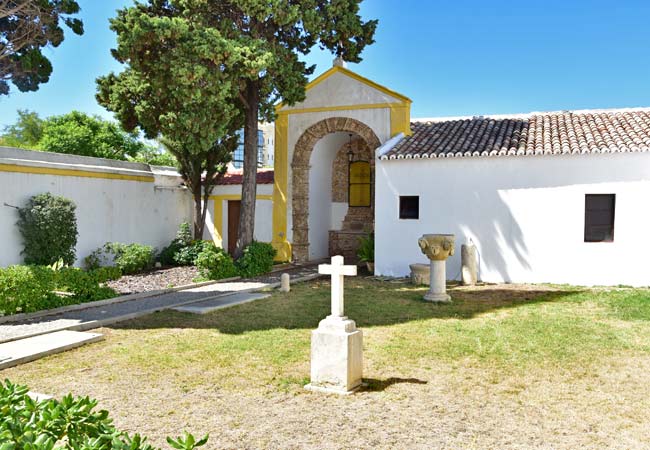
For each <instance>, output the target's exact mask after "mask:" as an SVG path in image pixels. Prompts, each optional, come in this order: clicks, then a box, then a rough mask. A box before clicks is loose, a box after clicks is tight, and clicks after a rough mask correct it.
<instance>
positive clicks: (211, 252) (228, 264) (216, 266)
mask: <svg viewBox="0 0 650 450" xmlns="http://www.w3.org/2000/svg"><path fill="white" fill-rule="evenodd" d="M196 267H198V269H199V273H200V274H201V276H202V277H204V278H208V279H210V280H221V279H223V278H230V277H236V276H237V275H238V273H237V267H235V263H234V261H233V260H232V257H231V256H230V255H229V254H228V253H226V251H225V250H224V249H222V248H218V247H217V246H215V245H214V244H213V243H211V242H210V245H206V246H205V247H204V248H203V250H202V251H201V253H199V255H198V256H197V258H196Z"/></svg>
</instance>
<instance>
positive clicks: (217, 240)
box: [210, 194, 273, 247]
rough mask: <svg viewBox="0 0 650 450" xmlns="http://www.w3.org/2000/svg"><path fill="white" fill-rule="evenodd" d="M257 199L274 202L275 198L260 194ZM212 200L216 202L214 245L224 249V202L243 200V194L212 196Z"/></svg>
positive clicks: (214, 204)
mask: <svg viewBox="0 0 650 450" xmlns="http://www.w3.org/2000/svg"><path fill="white" fill-rule="evenodd" d="M255 199H256V200H273V196H272V195H259V194H258V195H257V196H256V197H255ZM210 200H212V201H213V202H214V203H213V206H214V217H213V218H212V220H213V223H214V244H215V245H216V246H217V247H223V202H224V201H225V200H241V194H229V195H211V196H210Z"/></svg>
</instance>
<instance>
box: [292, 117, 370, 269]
mask: <svg viewBox="0 0 650 450" xmlns="http://www.w3.org/2000/svg"><path fill="white" fill-rule="evenodd" d="M337 132H345V133H354V134H356V135H357V136H359V137H360V138H361V139H363V140H364V141H365V142H366V144H368V146H369V147H370V149H371V150H372V151H373V153H374V151H375V149H377V148H378V147H379V146H380V145H381V142H380V141H379V138H378V137H377V135H376V134H375V132H374V131H372V129H371V128H370V127H368V126H367V125H365V124H364V123H363V122H359V121H358V120H355V119H351V118H347V117H330V118H329V119H324V120H321V121H320V122H317V123H315V124H314V125H312V126H310V127H309V128H307V130H305V132H304V133H303V134H302V136H300V138H299V139H298V142H297V143H296V147H295V149H294V152H293V159H292V161H291V172H292V174H293V175H292V196H291V205H292V217H293V258H294V260H296V261H307V260H309V169H310V165H309V161H310V159H311V153H312V151H313V150H314V146H315V145H316V143H317V142H318V141H319V140H321V139H322V138H323V137H325V136H327V135H328V134H330V133H337Z"/></svg>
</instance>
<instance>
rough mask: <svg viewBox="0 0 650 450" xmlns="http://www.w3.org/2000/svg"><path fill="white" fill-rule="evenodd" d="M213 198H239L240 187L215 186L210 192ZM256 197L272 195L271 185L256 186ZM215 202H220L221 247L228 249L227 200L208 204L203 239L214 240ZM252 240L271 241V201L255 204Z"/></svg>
mask: <svg viewBox="0 0 650 450" xmlns="http://www.w3.org/2000/svg"><path fill="white" fill-rule="evenodd" d="M212 195H213V196H215V197H219V196H223V195H227V196H241V185H240V184H232V185H221V186H216V187H215V188H214V190H213V192H212ZM257 195H258V196H259V195H264V196H271V195H273V185H272V184H258V185H257ZM215 201H220V202H221V210H222V217H221V220H222V224H223V225H222V226H223V230H222V231H223V233H222V234H223V235H222V247H223V248H225V249H227V248H228V200H227V199H225V200H213V201H210V202H209V203H208V213H207V216H206V228H205V231H204V233H203V237H204V239H211V240H214V237H215V229H214V219H213V218H214V204H215ZM254 239H255V240H256V241H260V242H271V240H272V239H273V201H272V200H263V199H258V200H257V202H256V203H255V232H254Z"/></svg>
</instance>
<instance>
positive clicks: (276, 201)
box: [271, 114, 291, 261]
mask: <svg viewBox="0 0 650 450" xmlns="http://www.w3.org/2000/svg"><path fill="white" fill-rule="evenodd" d="M288 138H289V116H288V115H286V114H283V115H280V116H278V117H277V119H276V121H275V163H274V167H273V170H274V172H273V178H274V180H275V181H274V183H273V239H272V241H271V243H272V244H273V247H275V249H276V251H277V255H276V257H275V259H276V261H291V244H290V243H289V242H288V241H287V191H288V186H289V140H288Z"/></svg>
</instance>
